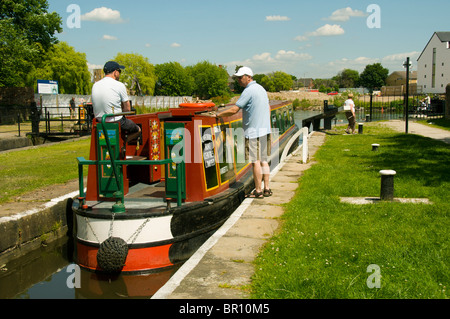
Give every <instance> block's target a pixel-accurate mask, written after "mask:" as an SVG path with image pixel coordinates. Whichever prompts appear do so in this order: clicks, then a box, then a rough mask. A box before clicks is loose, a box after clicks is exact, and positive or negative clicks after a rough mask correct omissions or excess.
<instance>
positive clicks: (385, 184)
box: [380, 169, 397, 201]
mask: <svg viewBox="0 0 450 319" xmlns="http://www.w3.org/2000/svg"><path fill="white" fill-rule="evenodd" d="M380 174H381V191H380V199H381V200H388V201H392V200H394V176H395V174H397V172H396V171H394V170H391V169H388V170H381V171H380Z"/></svg>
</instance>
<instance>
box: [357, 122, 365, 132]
mask: <svg viewBox="0 0 450 319" xmlns="http://www.w3.org/2000/svg"><path fill="white" fill-rule="evenodd" d="M363 127H364V124H363V123H358V134H362V133H363Z"/></svg>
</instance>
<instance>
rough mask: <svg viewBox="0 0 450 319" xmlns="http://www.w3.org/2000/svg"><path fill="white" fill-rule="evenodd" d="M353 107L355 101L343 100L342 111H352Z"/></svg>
mask: <svg viewBox="0 0 450 319" xmlns="http://www.w3.org/2000/svg"><path fill="white" fill-rule="evenodd" d="M354 109H355V103H354V102H353V100H351V99H348V100H346V101H345V102H344V111H353V110H354Z"/></svg>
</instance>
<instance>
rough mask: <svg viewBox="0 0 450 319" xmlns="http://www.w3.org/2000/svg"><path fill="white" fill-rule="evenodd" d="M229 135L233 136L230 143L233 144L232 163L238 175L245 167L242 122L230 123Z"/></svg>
mask: <svg viewBox="0 0 450 319" xmlns="http://www.w3.org/2000/svg"><path fill="white" fill-rule="evenodd" d="M231 134H232V135H233V137H232V141H233V143H234V162H235V163H236V171H237V172H238V173H239V172H240V171H241V170H242V169H243V168H244V167H245V166H246V165H247V160H246V159H245V136H244V130H243V128H242V120H239V121H234V122H232V123H231Z"/></svg>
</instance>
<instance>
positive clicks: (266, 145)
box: [245, 134, 272, 163]
mask: <svg viewBox="0 0 450 319" xmlns="http://www.w3.org/2000/svg"><path fill="white" fill-rule="evenodd" d="M271 151H272V142H271V138H270V134H268V135H264V136H260V137H258V138H250V139H248V138H246V139H245V158H246V159H248V160H250V162H252V163H253V162H256V161H261V162H267V163H268V162H269V158H270V154H271Z"/></svg>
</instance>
